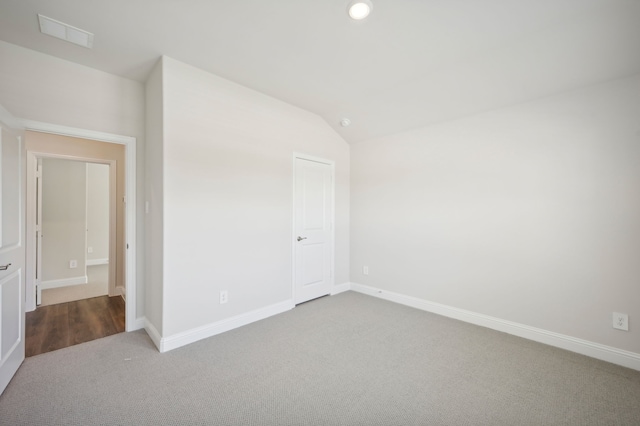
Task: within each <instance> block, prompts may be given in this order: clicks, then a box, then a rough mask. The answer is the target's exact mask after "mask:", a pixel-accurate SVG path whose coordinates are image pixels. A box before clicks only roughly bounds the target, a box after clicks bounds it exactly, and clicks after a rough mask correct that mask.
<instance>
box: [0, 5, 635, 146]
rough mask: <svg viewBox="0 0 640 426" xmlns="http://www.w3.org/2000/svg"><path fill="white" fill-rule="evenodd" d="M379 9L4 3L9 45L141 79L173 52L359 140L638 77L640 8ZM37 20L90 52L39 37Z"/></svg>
mask: <svg viewBox="0 0 640 426" xmlns="http://www.w3.org/2000/svg"><path fill="white" fill-rule="evenodd" d="M372 2H373V6H374V7H373V12H372V14H371V15H370V16H369V17H368V18H367V19H365V20H364V21H361V22H357V21H353V20H351V19H350V18H349V17H348V15H347V5H348V3H349V0H273V1H265V0H108V1H105V0H55V1H52V0H0V40H4V41H6V42H9V43H13V44H17V45H20V46H23V47H26V48H29V49H33V50H36V51H39V52H43V53H46V54H49V55H53V56H57V57H59V58H62V59H65V60H68V61H72V62H76V63H78V64H82V65H85V66H88V67H92V68H96V69H99V70H102V71H106V72H109V73H113V74H117V75H120V76H123V77H127V78H131V79H135V80H138V81H141V82H143V81H145V79H146V77H147V75H148V73H149V71H150V69H151V67H152V66H153V65H154V64H155V62H156V61H157V59H158V58H159V56H160V55H167V56H170V57H172V58H174V59H177V60H180V61H182V62H185V63H188V64H191V65H194V66H196V67H198V68H202V69H204V70H207V71H210V72H212V73H214V74H217V75H219V76H222V77H225V78H227V79H229V80H232V81H235V82H237V83H239V84H242V85H244V86H247V87H250V88H252V89H255V90H258V91H260V92H263V93H265V94H268V95H271V96H273V97H275V98H278V99H281V100H283V101H285V102H288V103H291V104H293V105H296V106H299V107H301V108H304V109H306V110H309V111H312V112H314V113H316V114H318V115H320V116H322V117H323V118H324V119H325V120H326V121H327V123H329V125H331V126H332V127H333V128H335V129H336V131H337V132H338V133H340V134H341V135H342V136H343V137H344V138H345V140H347V141H348V142H351V143H353V142H359V141H364V140H368V139H371V138H376V137H380V136H384V135H388V134H393V133H398V132H402V131H405V130H409V129H412V128H416V127H421V126H425V125H428V124H431V123H435V122H440V121H444V120H451V119H456V118H459V117H463V116H467V115H470V114H475V113H478V112H482V111H488V110H491V109H495V108H500V107H504V106H507V105H510V104H514V103H519V102H526V101H528V100H532V99H536V98H540V97H544V96H549V95H552V94H554V93H558V92H561V91H566V90H571V89H575V88H578V87H582V86H586V85H589V84H594V83H598V82H602V81H606V80H611V79H615V78H620V77H625V76H628V75H632V74H635V73H639V72H640V1H639V0H517V1H516V0H372ZM37 14H42V15H45V16H48V17H51V18H53V19H56V20H59V21H62V22H65V23H67V24H70V25H72V26H75V27H78V28H81V29H84V30H87V31H89V32H92V33H94V34H95V40H94V47H93V49H85V48H82V47H78V46H75V45H73V44H70V43H67V42H64V41H61V40H58V39H55V38H52V37H49V36H46V35H43V34H42V33H40V31H39V27H38V19H37ZM52 84H55V82H52ZM345 117H346V118H349V119H350V120H351V121H352V124H351V126H349V127H341V126H340V124H339V123H340V120H341V119H342V118H345Z"/></svg>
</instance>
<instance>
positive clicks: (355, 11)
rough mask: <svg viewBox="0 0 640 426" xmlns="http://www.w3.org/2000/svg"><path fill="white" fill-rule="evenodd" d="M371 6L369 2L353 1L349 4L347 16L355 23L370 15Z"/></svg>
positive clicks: (365, 0)
mask: <svg viewBox="0 0 640 426" xmlns="http://www.w3.org/2000/svg"><path fill="white" fill-rule="evenodd" d="M372 9H373V4H371V2H370V1H369V0H354V1H352V2H351V3H349V6H348V7H347V10H348V11H349V16H350V17H351V18H352V19H355V20H357V21H359V20H361V19H364V18H366V17H367V16H369V14H370V13H371V10H372Z"/></svg>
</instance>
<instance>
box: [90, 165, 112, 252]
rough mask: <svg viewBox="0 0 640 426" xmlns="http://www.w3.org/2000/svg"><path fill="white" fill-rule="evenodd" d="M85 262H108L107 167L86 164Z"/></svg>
mask: <svg viewBox="0 0 640 426" xmlns="http://www.w3.org/2000/svg"><path fill="white" fill-rule="evenodd" d="M86 167H87V260H89V261H94V262H96V261H97V262H104V260H105V259H106V260H107V261H108V260H109V166H108V165H106V164H96V163H87V164H86Z"/></svg>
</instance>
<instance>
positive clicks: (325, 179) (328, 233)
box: [294, 157, 333, 304]
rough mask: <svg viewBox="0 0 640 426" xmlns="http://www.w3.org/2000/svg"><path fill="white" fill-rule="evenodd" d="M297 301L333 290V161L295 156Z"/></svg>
mask: <svg viewBox="0 0 640 426" xmlns="http://www.w3.org/2000/svg"><path fill="white" fill-rule="evenodd" d="M294 166H295V177H294V215H295V217H294V221H295V223H294V232H295V235H294V239H295V241H294V244H295V249H294V253H295V261H294V269H295V270H294V301H295V303H296V304H298V303H302V302H306V301H308V300H311V299H315V298H317V297H320V296H324V295H327V294H329V293H331V287H332V285H333V272H332V269H333V229H332V228H333V226H332V224H333V164H332V163H330V162H323V160H312V159H310V158H302V157H296V158H295V165H294Z"/></svg>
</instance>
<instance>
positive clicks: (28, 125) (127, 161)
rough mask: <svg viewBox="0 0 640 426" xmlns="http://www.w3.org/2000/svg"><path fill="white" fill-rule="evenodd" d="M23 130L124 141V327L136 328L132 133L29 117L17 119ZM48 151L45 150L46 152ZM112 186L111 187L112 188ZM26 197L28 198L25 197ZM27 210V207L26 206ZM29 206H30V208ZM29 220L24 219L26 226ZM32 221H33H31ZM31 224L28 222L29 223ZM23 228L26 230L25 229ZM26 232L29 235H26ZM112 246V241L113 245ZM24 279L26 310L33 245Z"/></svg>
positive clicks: (31, 297)
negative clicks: (114, 132)
mask: <svg viewBox="0 0 640 426" xmlns="http://www.w3.org/2000/svg"><path fill="white" fill-rule="evenodd" d="M20 122H21V124H22V127H23V128H24V129H25V130H31V131H34V132H40V133H49V134H53V135H61V136H70V137H74V138H81V139H89V140H94V141H98V142H107V143H114V144H118V145H124V148H125V153H124V168H125V173H124V174H125V195H124V203H125V205H124V216H125V228H124V244H125V250H126V253H125V264H124V265H123V266H124V268H125V298H126V305H125V330H126V331H133V330H138V329H140V328H142V327H143V326H144V324H142V322H141V321H139V320H138V318H137V316H136V306H137V303H136V296H137V280H136V269H137V263H136V262H137V246H136V236H137V232H136V229H137V223H136V217H137V213H136V182H137V179H136V142H137V140H136V138H135V137H132V136H123V135H116V134H112V133H104V132H98V131H94V130H86V129H79V128H75V127H68V126H61V125H57V124H50V123H43V122H39V121H33V120H24V119H23V120H20ZM47 155H48V154H47ZM114 189H115V188H114ZM27 201H28V200H27ZM27 210H28V211H29V209H27ZM31 210H33V209H31ZM30 223H31V221H27V227H29V225H30ZM34 223H35V222H33V224H34ZM33 224H32V225H33ZM27 232H29V230H28V229H27ZM28 236H29V235H28ZM114 248H115V245H114ZM26 261H27V264H26V272H27V274H28V275H27V277H26V278H27V280H26V287H27V288H26V290H27V291H26V295H25V296H26V302H27V304H26V308H27V311H30V310H33V309H35V280H34V278H35V277H34V276H33V273H34V271H35V269H34V268H33V266H34V262H35V250H34V248H29V247H27V259H26Z"/></svg>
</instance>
